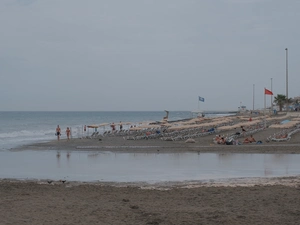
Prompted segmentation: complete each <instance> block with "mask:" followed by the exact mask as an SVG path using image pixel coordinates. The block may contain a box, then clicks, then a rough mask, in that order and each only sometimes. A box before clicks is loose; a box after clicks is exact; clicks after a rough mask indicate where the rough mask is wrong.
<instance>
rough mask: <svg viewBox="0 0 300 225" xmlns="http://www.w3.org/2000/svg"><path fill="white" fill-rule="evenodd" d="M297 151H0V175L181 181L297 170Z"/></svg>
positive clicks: (287, 173) (299, 171)
mask: <svg viewBox="0 0 300 225" xmlns="http://www.w3.org/2000/svg"><path fill="white" fill-rule="evenodd" d="M299 161H300V155H297V154H235V153H226V154H215V153H201V154H198V153H156V154H155V153H113V152H96V151H92V152H90V151H74V152H72V151H69V152H67V151H61V152H60V154H59V155H58V154H57V152H56V151H18V152H11V151H0V178H12V179H53V180H60V179H66V180H68V181H86V182H88V181H103V182H148V183H156V182H166V181H171V182H180V181H192V180H195V181H207V180H211V179H213V180H216V179H227V178H241V177H245V178H251V177H279V176H294V175H299V174H300V164H299Z"/></svg>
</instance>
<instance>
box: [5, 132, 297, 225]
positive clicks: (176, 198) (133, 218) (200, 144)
mask: <svg viewBox="0 0 300 225" xmlns="http://www.w3.org/2000/svg"><path fill="white" fill-rule="evenodd" d="M228 132H232V130H229V131H228V130H226V131H223V132H220V133H218V134H220V135H226V133H228ZM275 133H278V128H271V127H269V128H266V129H263V130H261V131H260V132H257V133H254V134H253V136H254V137H255V139H256V140H261V141H262V144H256V143H251V144H242V145H219V144H215V143H214V142H213V138H214V137H215V135H216V134H211V135H207V136H203V137H197V138H194V139H195V143H185V140H179V141H164V140H161V139H159V138H157V139H142V140H126V138H124V136H103V137H99V138H93V139H87V138H80V139H79V138H74V139H71V140H69V141H67V140H64V139H63V140H60V141H57V140H55V141H50V142H46V143H36V144H31V145H26V146H21V147H18V148H15V149H12V151H20V150H29V149H30V150H37V151H39V150H53V151H59V150H69V151H78V150H80V151H84V150H89V151H92V150H97V151H101V150H104V151H114V152H116V153H117V152H157V151H159V152H187V151H198V152H216V153H221V152H228V153H235V152H236V153H286V154H299V153H300V132H298V133H295V134H293V135H292V137H291V139H290V140H289V141H282V142H275V141H270V142H266V140H267V138H268V137H270V136H271V135H273V134H275ZM244 138H245V137H240V138H239V140H240V141H242V140H243V139H244ZM299 193H300V177H299V176H297V177H285V178H265V179H245V180H231V181H227V182H224V183H222V182H221V183H214V182H210V183H197V182H195V183H179V184H172V185H171V184H169V185H166V186H155V185H154V186H149V185H143V184H126V183H125V184H124V183H122V184H109V183H76V182H68V181H66V182H64V183H63V182H61V181H53V182H51V183H48V182H47V181H16V180H1V181H0V196H1V198H0V218H1V222H0V224H298V223H299V221H300V208H299V205H300V195H299Z"/></svg>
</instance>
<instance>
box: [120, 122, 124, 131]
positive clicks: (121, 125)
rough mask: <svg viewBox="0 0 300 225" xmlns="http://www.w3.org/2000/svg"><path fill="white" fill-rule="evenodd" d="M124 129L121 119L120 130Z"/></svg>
mask: <svg viewBox="0 0 300 225" xmlns="http://www.w3.org/2000/svg"><path fill="white" fill-rule="evenodd" d="M122 129H123V124H122V122H121V121H120V130H122Z"/></svg>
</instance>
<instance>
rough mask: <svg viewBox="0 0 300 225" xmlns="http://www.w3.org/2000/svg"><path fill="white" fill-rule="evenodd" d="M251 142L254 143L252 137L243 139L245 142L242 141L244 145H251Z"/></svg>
mask: <svg viewBox="0 0 300 225" xmlns="http://www.w3.org/2000/svg"><path fill="white" fill-rule="evenodd" d="M252 142H256V140H255V139H254V137H253V136H252V135H251V136H250V137H249V138H245V140H244V141H243V143H245V144H247V143H252Z"/></svg>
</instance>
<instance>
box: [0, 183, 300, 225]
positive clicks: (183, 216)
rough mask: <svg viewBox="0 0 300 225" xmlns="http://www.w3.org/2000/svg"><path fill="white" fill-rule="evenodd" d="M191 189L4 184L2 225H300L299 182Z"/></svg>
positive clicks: (0, 203) (0, 206)
mask: <svg viewBox="0 0 300 225" xmlns="http://www.w3.org/2000/svg"><path fill="white" fill-rule="evenodd" d="M280 183H281V184H280ZM190 187H191V186H190ZM190 187H189V188H187V187H176V186H175V187H174V186H173V187H172V188H156V189H152V188H140V187H134V186H130V185H128V186H123V187H115V186H111V185H103V184H102V185H96V184H79V185H77V184H72V183H67V182H66V183H62V182H56V183H51V184H48V183H47V182H44V183H41V182H29V181H27V182H21V181H1V182H0V196H1V198H0V218H1V222H0V224H31V225H37V224H45V225H47V224H57V225H60V224H114V225H117V224H161V225H162V224H263V225H268V224H272V225H274V224H299V221H300V208H299V205H300V178H299V177H298V178H292V179H291V178H285V179H282V180H280V179H278V180H277V181H276V182H270V183H269V184H267V185H263V184H260V182H258V183H257V184H256V185H253V184H251V185H249V184H248V185H247V184H246V185H241V184H240V185H231V186H220V185H203V186H201V185H200V187H197V186H196V187H194V188H190Z"/></svg>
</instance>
